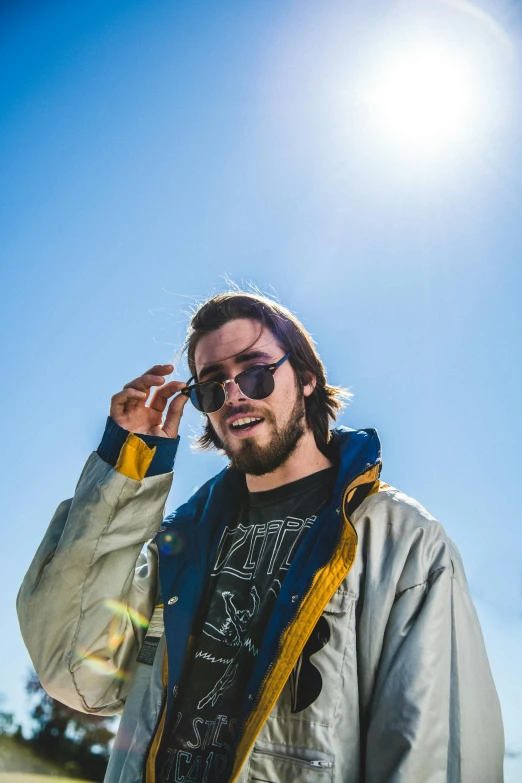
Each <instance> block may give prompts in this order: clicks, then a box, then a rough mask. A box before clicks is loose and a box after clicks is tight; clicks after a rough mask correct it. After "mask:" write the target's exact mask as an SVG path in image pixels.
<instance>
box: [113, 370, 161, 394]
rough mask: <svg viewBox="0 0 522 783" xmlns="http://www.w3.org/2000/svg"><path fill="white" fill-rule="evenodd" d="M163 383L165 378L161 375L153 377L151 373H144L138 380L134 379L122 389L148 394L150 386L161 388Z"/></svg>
mask: <svg viewBox="0 0 522 783" xmlns="http://www.w3.org/2000/svg"><path fill="white" fill-rule="evenodd" d="M164 383H165V378H164V377H163V376H162V375H154V374H153V373H144V374H143V375H140V377H139V378H134V380H133V381H129V383H126V384H125V386H124V387H123V388H124V389H130V388H132V389H138V390H139V391H144V392H147V393H148V392H149V391H150V389H151V387H152V386H161V385H162V384H164Z"/></svg>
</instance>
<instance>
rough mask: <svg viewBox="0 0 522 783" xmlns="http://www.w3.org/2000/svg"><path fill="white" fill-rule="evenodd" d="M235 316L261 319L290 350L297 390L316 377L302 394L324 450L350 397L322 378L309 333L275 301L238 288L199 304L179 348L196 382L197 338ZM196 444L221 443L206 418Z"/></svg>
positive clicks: (307, 421) (308, 417)
mask: <svg viewBox="0 0 522 783" xmlns="http://www.w3.org/2000/svg"><path fill="white" fill-rule="evenodd" d="M236 318H252V319H254V320H256V321H258V322H259V324H260V326H261V329H262V328H263V326H266V327H267V328H268V329H270V331H271V332H272V334H273V335H274V337H275V338H276V340H277V342H278V343H279V345H280V346H281V348H282V349H283V351H285V353H290V359H289V362H290V364H291V365H292V367H293V369H294V372H295V375H296V379H297V384H298V387H299V389H301V390H302V389H303V388H304V386H305V385H306V384H307V383H309V382H310V376H311V375H314V376H315V378H316V386H315V389H314V391H313V392H312V394H311V395H310V396H308V397H305V398H304V399H305V409H306V423H307V425H308V427H309V428H310V429H311V430H312V432H313V434H314V437H315V442H316V444H317V446H318V448H319V449H322V448H324V447H325V446H326V444H327V443H328V440H329V437H330V432H329V430H330V422H331V421H333V420H335V418H336V416H337V413H338V412H339V411H340V409H341V408H342V407H343V404H344V402H345V401H347V400H349V399H350V397H351V395H350V393H349V392H348V391H347V390H346V389H342V388H340V387H337V386H330V385H329V384H328V383H327V382H326V371H325V368H324V365H323V363H322V362H321V359H320V358H319V354H318V353H317V351H316V349H315V346H314V343H313V340H312V337H311V336H310V334H309V333H308V332H307V331H306V329H305V328H304V326H303V324H302V323H301V322H300V321H299V320H298V319H297V318H296V317H295V315H293V313H291V312H290V310H288V309H287V308H286V307H283V306H282V305H281V304H279V303H278V302H276V301H274V300H273V299H269V298H268V297H267V296H262V295H260V294H257V293H256V294H253V293H249V292H247V291H242V290H241V289H238V290H234V291H226V292H224V293H221V294H217V295H216V296H213V297H212V298H211V299H209V300H208V301H206V302H205V303H204V304H203V305H201V306H200V307H199V308H198V310H197V311H196V312H195V313H194V315H193V316H192V318H191V321H190V324H189V328H188V332H187V338H186V341H185V344H184V346H183V349H184V350H186V352H187V361H188V366H189V370H190V373H191V374H192V377H193V378H194V379H196V380H197V373H196V363H195V353H196V346H197V344H198V342H199V340H200V339H201V338H202V337H203V335H205V334H207V333H208V332H212V331H214V330H215V329H219V328H220V327H221V326H223V325H224V324H226V323H228V321H232V320H234V319H236ZM256 339H257V338H256ZM196 445H197V446H199V447H200V448H203V449H207V448H211V447H214V448H217V449H219V448H220V445H221V444H220V441H219V439H218V438H217V436H216V434H215V432H214V430H213V428H212V425H211V423H210V419H208V418H207V421H206V423H205V429H204V431H203V434H202V435H201V436H200V437H199V438H198V439H197V441H196Z"/></svg>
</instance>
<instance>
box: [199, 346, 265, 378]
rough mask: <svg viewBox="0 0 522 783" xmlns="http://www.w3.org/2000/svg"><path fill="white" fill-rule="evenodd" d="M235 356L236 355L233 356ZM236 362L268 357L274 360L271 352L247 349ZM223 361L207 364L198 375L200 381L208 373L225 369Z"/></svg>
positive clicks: (237, 357) (240, 362) (241, 362)
mask: <svg viewBox="0 0 522 783" xmlns="http://www.w3.org/2000/svg"><path fill="white" fill-rule="evenodd" d="M231 358H234V357H231ZM235 359H236V362H238V363H239V364H243V363H244V362H249V361H251V360H252V359H268V360H270V361H273V358H272V355H271V354H269V353H265V351H247V352H246V353H241V354H239V355H238V356H236V357H235ZM223 366H224V365H223V362H216V364H207V365H206V367H204V368H203V369H202V370H201V372H200V373H199V375H198V381H201V379H202V378H205V377H206V376H207V375H210V374H211V373H213V372H218V371H220V370H221V371H223Z"/></svg>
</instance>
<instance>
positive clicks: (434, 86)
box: [362, 44, 481, 152]
mask: <svg viewBox="0 0 522 783" xmlns="http://www.w3.org/2000/svg"><path fill="white" fill-rule="evenodd" d="M480 95H481V92H480V80H479V75H478V68H476V67H474V63H473V59H472V58H470V56H469V55H466V54H465V53H463V52H458V51H448V50H447V49H445V48H442V47H438V46H436V45H434V44H423V45H421V44H417V45H416V46H413V47H411V48H410V49H409V50H407V51H402V52H400V53H397V54H395V56H392V57H384V58H382V59H381V60H380V62H379V64H378V66H377V67H376V68H375V70H374V72H373V74H372V76H371V78H370V80H369V82H368V83H367V87H366V88H365V89H364V91H363V95H362V98H363V101H364V104H365V105H366V107H367V110H368V111H369V114H370V115H371V118H370V119H371V120H372V124H374V126H375V127H376V128H378V130H379V133H383V132H384V134H386V136H387V137H388V136H391V137H393V140H394V141H395V142H397V141H399V142H401V143H402V144H404V145H406V146H407V148H408V149H409V150H410V151H412V150H420V151H426V150H430V151H432V152H437V151H439V150H441V149H442V148H445V147H447V145H448V144H453V143H455V142H458V141H459V140H461V139H463V138H464V137H465V136H466V134H468V133H469V131H470V129H471V128H472V127H473V125H474V123H475V122H477V120H478V114H479V108H480V105H479V104H480Z"/></svg>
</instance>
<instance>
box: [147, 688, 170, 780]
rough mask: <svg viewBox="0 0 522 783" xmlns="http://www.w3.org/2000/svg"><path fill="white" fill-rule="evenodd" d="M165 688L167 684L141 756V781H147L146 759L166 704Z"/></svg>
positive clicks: (164, 689) (165, 689)
mask: <svg viewBox="0 0 522 783" xmlns="http://www.w3.org/2000/svg"><path fill="white" fill-rule="evenodd" d="M167 689H168V686H165V687H164V688H163V692H162V694H161V703H160V708H159V711H158V717H157V718H156V723H155V725H154V731H153V732H152V734H151V736H150V740H149V744H148V745H147V749H146V751H145V754H144V756H143V771H142V773H141V783H147V761H148V759H149V754H150V751H151V748H152V745H153V743H154V740H155V738H156V734H157V731H158V728H159V725H160V723H161V719H162V717H163V710H164V709H165V704H166V701H167ZM154 763H155V762H154Z"/></svg>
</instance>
